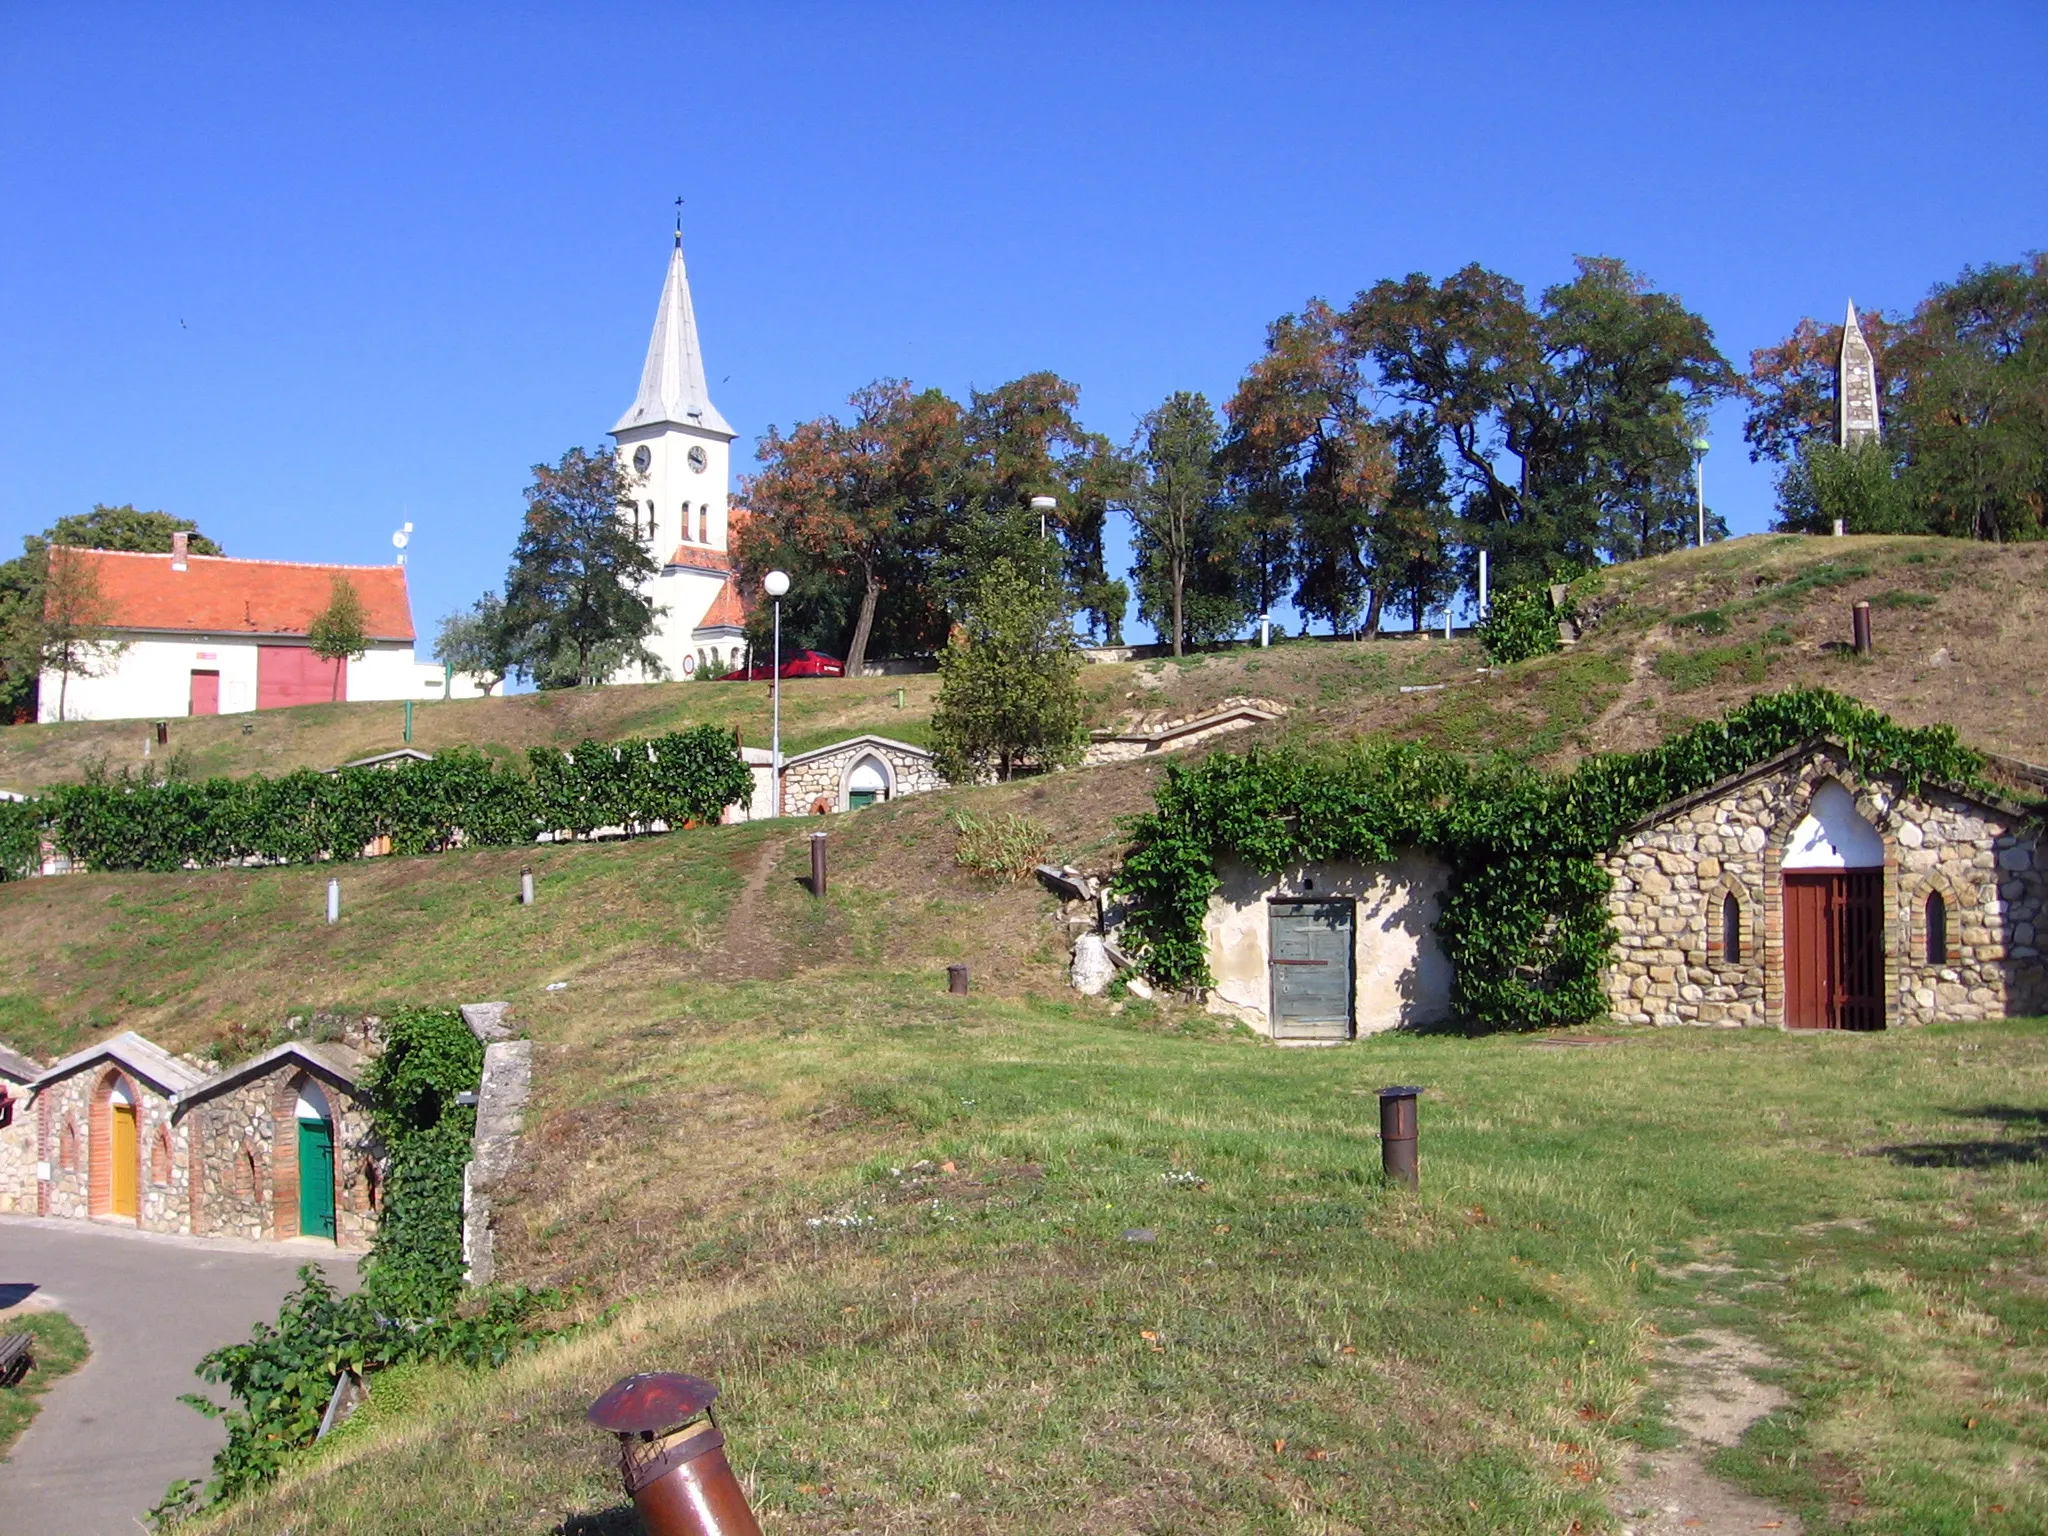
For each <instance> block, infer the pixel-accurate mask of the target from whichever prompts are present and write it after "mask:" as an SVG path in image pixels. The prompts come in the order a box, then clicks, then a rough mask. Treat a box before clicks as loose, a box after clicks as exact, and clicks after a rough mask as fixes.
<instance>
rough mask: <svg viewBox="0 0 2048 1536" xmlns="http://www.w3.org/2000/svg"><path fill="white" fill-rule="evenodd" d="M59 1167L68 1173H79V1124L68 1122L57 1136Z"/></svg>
mask: <svg viewBox="0 0 2048 1536" xmlns="http://www.w3.org/2000/svg"><path fill="white" fill-rule="evenodd" d="M57 1166H58V1167H59V1168H61V1169H63V1170H64V1171H65V1172H66V1173H76V1172H78V1123H77V1122H76V1121H74V1120H66V1121H65V1122H64V1129H63V1130H62V1131H60V1132H59V1133H58V1135H57Z"/></svg>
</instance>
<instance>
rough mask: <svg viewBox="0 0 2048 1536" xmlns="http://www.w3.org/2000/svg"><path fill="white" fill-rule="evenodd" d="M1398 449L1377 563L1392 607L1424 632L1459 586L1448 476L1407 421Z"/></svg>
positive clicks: (1379, 527)
mask: <svg viewBox="0 0 2048 1536" xmlns="http://www.w3.org/2000/svg"><path fill="white" fill-rule="evenodd" d="M1393 452H1394V481H1393V486H1392V488H1391V489H1390V490H1389V491H1388V493H1387V505H1386V510H1385V511H1383V512H1382V513H1381V514H1380V516H1379V518H1378V519H1377V521H1376V522H1375V523H1374V525H1373V530H1372V541H1373V566H1374V569H1375V570H1376V571H1377V572H1378V573H1379V579H1380V584H1381V586H1382V588H1383V589H1384V590H1385V592H1386V595H1387V606H1388V607H1390V608H1392V609H1393V610H1394V611H1395V612H1396V613H1406V614H1407V615H1408V625H1409V628H1410V629H1411V630H1413V631H1415V632H1417V633H1420V632H1421V630H1422V627H1423V625H1424V624H1425V623H1426V622H1427V620H1428V615H1429V611H1430V610H1431V609H1432V608H1434V607H1437V606H1438V605H1440V604H1442V603H1446V602H1448V601H1449V600H1450V599H1451V597H1452V596H1453V595H1455V594H1456V592H1457V590H1458V568H1457V562H1456V561H1455V560H1454V559H1453V558H1452V555H1451V546H1450V539H1451V527H1452V514H1451V504H1450V497H1449V494H1448V489H1447V487H1448V481H1449V476H1448V474H1447V473H1446V471H1445V469H1444V462H1443V459H1442V457H1441V456H1440V455H1439V454H1438V453H1437V452H1436V450H1435V445H1434V444H1433V443H1432V442H1431V441H1430V439H1429V437H1428V436H1427V434H1422V433H1416V432H1413V431H1410V430H1408V429H1407V423H1406V422H1404V421H1400V420H1397V421H1396V422H1395V424H1394V429H1393Z"/></svg>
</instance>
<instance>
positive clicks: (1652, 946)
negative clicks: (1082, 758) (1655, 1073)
mask: <svg viewBox="0 0 2048 1536" xmlns="http://www.w3.org/2000/svg"><path fill="white" fill-rule="evenodd" d="M1830 778H1832V779H1834V780H1836V781H1837V782H1839V783H1841V784H1842V785H1843V787H1844V788H1846V789H1848V790H1849V791H1850V792H1851V794H1852V795H1853V797H1854V799H1855V802H1856V809H1857V811H1858V813H1859V814H1861V815H1862V816H1863V818H1864V819H1865V820H1866V821H1868V822H1869V823H1870V824H1871V825H1872V826H1873V827H1875V828H1876V829H1877V831H1878V834H1879V836H1880V837H1881V838H1882V839H1883V841H1884V847H1885V862H1884V911H1885V919H1886V924H1885V926H1886V931H1885V957H1884V976H1885V987H1884V991H1885V998H1886V1019H1887V1022H1888V1023H1927V1022H1929V1021H1931V1020H1934V1019H1957V1018H1988V1017H1997V1016H2001V1015H2004V1014H2006V1013H2028V1012H2036V1011H2040V1010H2041V1009H2043V1008H2048V971H2044V967H2043V961H2042V943H2041V941H2042V937H2043V934H2044V920H2048V849H2044V848H2043V846H2042V844H2041V841H2040V836H2039V831H2038V829H2037V828H2034V827H2031V826H2030V825H2028V824H2026V823H2025V822H2023V821H2022V820H2021V819H2020V818H2018V817H2015V816H2012V815H2009V814H2008V813H2006V812H2003V811H2000V810H1998V809H1997V808H1995V807H1993V806H1989V805H1984V804H1979V803H1977V802H1975V801H1972V800H1969V799H1966V798H1964V797H1961V796H1957V795H1954V794H1951V793H1949V792H1947V791H1944V790H1937V789H1932V788H1929V789H1927V790H1926V791H1925V792H1924V794H1922V795H1918V796H1915V795H1908V794H1906V793H1905V791H1904V787H1903V785H1902V784H1901V783H1900V782H1899V781H1898V780H1896V779H1891V778H1881V779H1877V780H1872V781H1863V780H1860V779H1858V778H1857V777H1856V776H1855V775H1854V774H1853V773H1852V772H1851V770H1850V769H1849V766H1848V764H1847V762H1846V761H1845V760H1844V759H1843V757H1842V755H1841V754H1840V753H1839V752H1837V751H1834V750H1833V749H1823V750H1817V751H1816V752H1815V753H1814V754H1812V755H1811V756H1809V757H1807V758H1804V759H1801V760H1799V761H1797V762H1795V763H1792V764H1788V765H1786V766H1785V767H1784V768H1783V769H1782V770H1781V771H1779V772H1776V773H1772V774H1769V775H1765V776H1762V777H1759V778H1756V779H1752V780H1749V781H1747V782H1740V783H1737V784H1735V785H1732V786H1730V787H1729V788H1728V789H1726V790H1725V791H1723V792H1721V793H1720V794H1717V795H1713V796H1711V797H1709V798H1706V799H1703V800H1700V801H1698V802H1695V803H1693V804H1690V805H1683V806H1681V807H1680V808H1679V809H1678V810H1676V811H1674V812H1673V813H1672V814H1671V815H1670V816H1668V817H1667V818H1666V819H1665V820H1663V821H1661V822H1659V823H1657V824H1656V825H1654V826H1651V827H1647V828H1644V829H1643V830H1641V831H1639V832H1637V833H1635V834H1633V835H1632V836H1630V837H1629V838H1628V839H1626V840H1625V841H1624V842H1623V844H1622V845H1621V847H1619V848H1618V849H1617V850H1616V851H1615V852H1614V853H1613V854H1612V855H1611V856H1610V857H1609V858H1608V860H1607V870H1608V873H1609V875H1610V876H1611V877H1612V879H1613V882H1614V885H1613V891H1612V894H1611V895H1610V897H1609V911H1610V914H1611V916H1612V918H1613V921H1614V925H1615V927H1616V929H1617V930H1618V933H1619V939H1618V943H1617V947H1616V957H1615V961H1614V963H1613V964H1612V965H1611V966H1610V967H1609V968H1608V971H1607V973H1606V976H1605V982H1606V987H1607V993H1608V999H1609V1005H1610V1007H1611V1008H1612V1009H1613V1011H1614V1014H1615V1016H1616V1017H1617V1018H1619V1019H1622V1020H1624V1021H1627V1022H1630V1023H1640V1024H1716V1025H1745V1024H1747V1025H1782V1024H1783V1023H1784V1009H1785V982H1784V964H1785V958H1784V935H1783V882H1782V874H1781V869H1780V861H1781V859H1782V857H1783V853H1784V848H1785V845H1786V843H1787V841H1788V840H1789V838H1790V837H1791V834H1792V831H1793V829H1794V828H1795V827H1796V826H1797V825H1798V823H1799V822H1800V821H1801V820H1802V819H1803V818H1804V816H1805V814H1806V811H1807V808H1808V806H1809V805H1810V803H1811V801H1812V798H1813V793H1814V791H1815V789H1816V788H1817V787H1818V786H1819V785H1820V784H1821V783H1822V782H1823V781H1825V780H1827V779H1830ZM1934 891H1939V892H1940V893H1941V894H1942V896H1943V898H1944V900H1945V901H1946V902H1947V904H1948V939H1949V954H1948V960H1947V963H1946V964H1938V965H1936V964H1929V962H1928V955H1927V929H1926V924H1927V918H1926V911H1927V897H1928V895H1929V893H1930V892H1934ZM1731 894H1732V895H1734V896H1735V898H1736V900H1737V902H1738V904H1739V906H1740V910H1741V914H1742V923H1741V938H1742V943H1741V948H1740V953H1739V958H1738V959H1737V960H1736V961H1735V962H1734V963H1732V964H1731V963H1729V962H1728V961H1727V960H1726V959H1725V958H1724V957H1723V954H1722V947H1721V937H1722V933H1721V915H1722V901H1723V898H1724V897H1725V896H1728V895H1731Z"/></svg>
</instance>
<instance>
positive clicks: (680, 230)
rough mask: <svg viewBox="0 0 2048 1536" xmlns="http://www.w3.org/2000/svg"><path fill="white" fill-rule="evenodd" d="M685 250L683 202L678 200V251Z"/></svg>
mask: <svg viewBox="0 0 2048 1536" xmlns="http://www.w3.org/2000/svg"><path fill="white" fill-rule="evenodd" d="M682 248H683V200H682V199H681V198H680V197H679V198H677V199H676V249H677V250H679V251H680V250H681V249H682Z"/></svg>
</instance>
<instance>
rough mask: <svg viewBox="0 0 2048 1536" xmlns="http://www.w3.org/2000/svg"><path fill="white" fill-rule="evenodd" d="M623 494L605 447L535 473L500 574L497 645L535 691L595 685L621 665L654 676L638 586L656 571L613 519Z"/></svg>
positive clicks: (649, 607)
mask: <svg viewBox="0 0 2048 1536" xmlns="http://www.w3.org/2000/svg"><path fill="white" fill-rule="evenodd" d="M628 489H630V487H629V486H628V484H627V478H626V471H625V470H624V469H623V468H622V467H621V466H620V464H619V461H618V457H617V455H616V454H613V453H612V452H611V451H609V450H608V449H604V448H596V449H589V450H585V449H582V448H571V449H570V450H569V451H568V452H567V453H565V454H563V455H562V459H561V462H560V463H559V464H554V465H548V464H536V465H534V467H533V484H532V485H531V486H529V487H528V488H527V492H526V520H525V522H524V523H523V524H522V526H521V528H520V532H519V542H518V544H517V545H516V546H515V547H514V548H513V551H512V567H511V569H510V570H509V571H508V572H507V573H506V576H505V608H504V639H505V651H506V654H507V656H508V657H509V658H510V662H511V666H512V670H513V671H515V672H517V673H518V674H519V675H521V676H523V677H530V678H532V679H533V680H534V681H535V682H536V683H538V684H539V685H540V686H541V687H543V688H566V687H574V686H577V685H579V684H589V683H601V682H603V681H605V680H606V679H607V678H609V677H611V676H612V675H613V674H614V673H616V672H618V671H620V670H621V669H622V668H625V667H629V666H631V667H639V668H640V669H642V670H643V671H645V672H648V673H650V674H653V675H656V676H659V675H660V674H661V672H662V665H661V661H660V659H659V658H658V657H656V656H655V655H654V653H653V652H652V651H650V650H648V648H647V644H646V642H647V637H648V636H649V635H650V634H652V633H653V631H654V624H655V620H656V618H657V616H658V610H657V609H656V607H655V604H654V600H653V599H652V598H651V597H649V596H648V595H647V591H646V585H647V583H648V582H649V581H651V580H652V579H653V578H654V576H655V575H657V574H658V573H659V570H660V567H659V566H657V565H656V564H655V561H654V558H653V557H652V556H651V555H650V554H649V553H648V552H647V549H646V547H645V545H644V544H642V542H641V541H640V540H639V539H637V538H635V537H634V534H633V529H632V526H631V524H630V523H628V522H627V520H626V518H625V517H624V516H622V515H621V512H620V508H621V506H622V504H623V503H624V501H625V499H626V492H627V490H628Z"/></svg>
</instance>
